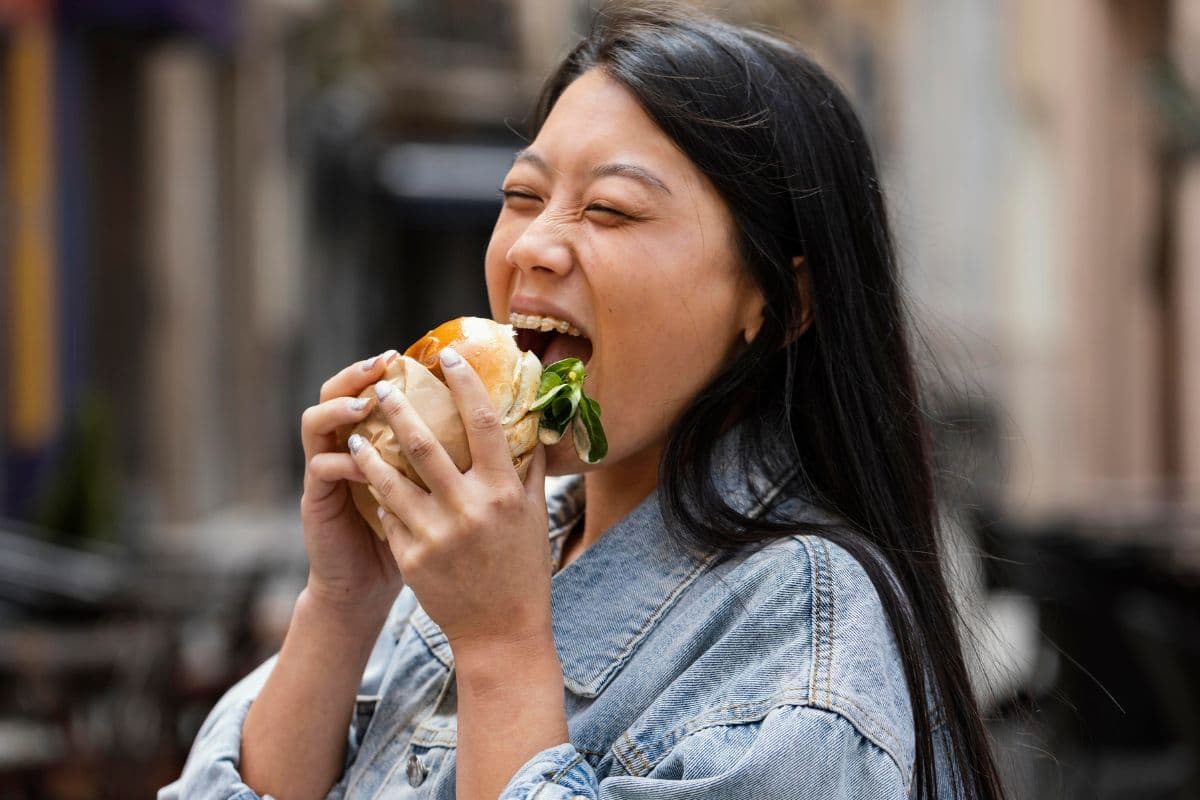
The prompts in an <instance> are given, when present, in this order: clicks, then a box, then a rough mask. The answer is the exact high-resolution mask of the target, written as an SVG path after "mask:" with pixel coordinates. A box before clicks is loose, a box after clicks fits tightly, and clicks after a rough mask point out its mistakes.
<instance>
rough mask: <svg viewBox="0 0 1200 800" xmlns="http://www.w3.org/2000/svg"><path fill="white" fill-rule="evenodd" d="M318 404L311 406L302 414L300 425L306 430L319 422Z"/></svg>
mask: <svg viewBox="0 0 1200 800" xmlns="http://www.w3.org/2000/svg"><path fill="white" fill-rule="evenodd" d="M318 413H320V412H319V411H318V406H309V407H308V408H306V409H304V412H303V413H302V414H301V415H300V427H301V428H304V429H305V430H307V429H309V428H312V427H313V426H314V425H315V424H316V422H317V414H318Z"/></svg>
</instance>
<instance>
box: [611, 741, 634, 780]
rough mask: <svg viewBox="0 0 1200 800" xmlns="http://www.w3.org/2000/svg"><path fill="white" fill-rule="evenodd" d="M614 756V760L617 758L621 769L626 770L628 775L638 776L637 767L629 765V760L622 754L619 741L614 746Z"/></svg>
mask: <svg viewBox="0 0 1200 800" xmlns="http://www.w3.org/2000/svg"><path fill="white" fill-rule="evenodd" d="M612 754H613V758H615V759H616V760H617V761H618V763H620V765H621V768H622V769H624V770H625V774H626V775H637V774H638V771H637V767H635V766H634V765H633V764H631V763H629V761H628V759H626V758H625V756H624V755H623V754H622V753H621V742H620V741H618V742H617V743H616V744H614V745H613V749H612Z"/></svg>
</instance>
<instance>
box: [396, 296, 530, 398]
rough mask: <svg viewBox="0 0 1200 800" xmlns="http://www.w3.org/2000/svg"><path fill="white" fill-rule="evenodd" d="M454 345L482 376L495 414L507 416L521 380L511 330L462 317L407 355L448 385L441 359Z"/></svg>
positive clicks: (518, 355) (429, 335)
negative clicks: (445, 351)
mask: <svg viewBox="0 0 1200 800" xmlns="http://www.w3.org/2000/svg"><path fill="white" fill-rule="evenodd" d="M451 345H453V347H454V349H455V350H456V351H457V352H458V354H459V355H460V356H462V357H463V358H465V359H466V360H467V363H468V364H470V365H471V367H472V369H474V370H475V372H476V374H478V375H479V377H480V379H481V380H482V381H483V385H484V386H486V387H487V390H488V395H489V396H490V397H491V400H492V405H493V406H494V407H495V408H496V410H497V411H498V412H500V413H501V414H505V413H507V411H508V409H509V408H510V407H511V406H512V403H513V399H514V395H515V393H516V390H517V387H516V386H515V385H514V384H515V382H516V380H517V379H519V373H518V369H517V362H518V359H520V358H521V350H520V348H518V347H517V342H516V339H515V338H514V337H513V331H512V326H511V325H501V324H500V323H498V322H496V321H494V320H490V319H484V318H482V317H459V318H457V319H452V320H450V321H449V322H444V323H442V324H441V325H439V326H438V327H436V328H434V329H433V330H431V331H430V332H429V333H427V334H425V335H424V336H422V337H421V338H420V339H418V340H417V341H415V342H413V344H412V346H411V347H409V348H408V349H407V350H405V351H404V355H406V356H408V357H409V358H411V359H413V360H415V361H417V362H418V363H420V364H421V365H422V366H423V367H425V368H426V369H428V370H429V371H430V372H432V373H433V374H434V376H435V377H437V379H438V380H440V381H443V382H445V380H446V378H445V376H444V375H442V362H441V360H440V358H439V356H440V354H441V352H442V349H443V348H445V347H448V346H451Z"/></svg>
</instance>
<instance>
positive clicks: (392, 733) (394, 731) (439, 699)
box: [346, 668, 454, 800]
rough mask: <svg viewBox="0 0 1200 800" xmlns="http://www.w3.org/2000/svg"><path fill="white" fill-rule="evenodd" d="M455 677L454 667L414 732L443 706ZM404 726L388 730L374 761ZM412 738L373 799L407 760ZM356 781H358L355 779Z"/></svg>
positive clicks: (349, 792)
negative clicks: (406, 756) (431, 706)
mask: <svg viewBox="0 0 1200 800" xmlns="http://www.w3.org/2000/svg"><path fill="white" fill-rule="evenodd" d="M453 679H454V670H453V668H452V669H451V670H450V672H449V673H448V674H447V675H446V680H445V681H444V682H443V683H442V688H441V689H440V690H439V691H438V694H437V697H435V698H434V700H433V708H432V709H431V710H430V712H429V713H428V714H426V715H425V716H424V717H423V718H422V719H421V721H420V722H418V723H417V725H416V726H415V727H414V729H413V733H414V734H415V733H416V728H419V727H421V725H422V724H423V723H424V722H426V721H427V720H429V719H430V718H431V717H432V716H433V715H434V714H436V713H437V710H438V709H439V708H441V706H442V702H443V701H444V700H445V699H446V694H447V693H448V692H449V689H450V685H451V683H452V682H453ZM402 727H404V722H403V721H401V722H399V723H397V724H396V725H395V726H393V727H392V729H391V730H390V731H389V732H388V735H387V737H386V738H385V739H384V740H383V741H384V745H383V747H381V748H380V749H378V750H376V751H375V752H374V753H372V756H371V760H372V761H374V760H376V759H378V758H379V756H380V754H381V753H384V752H386V751H387V744H388V743H389V742H391V741H393V740H394V739H395V738H396V734H397V733H399V731H400V729H401V728H402ZM412 739H413V737H409V740H408V744H406V745H405V746H404V750H403V751H402V752H401V753H400V757H399V758H398V759H396V761H395V763H394V764H392V767H391V769H389V770H388V772H387V775H385V776H384V778H383V782H382V783H380V784H379V787H378V788H377V789H376V790H375V793H374V794H372V795H371V800H377V798H378V797H379V794H380V792H382V791H383V790H384V789H385V788H386V787H387V785H388V784H389V783H390V782H391V780H392V775H394V774H396V770H397V769H398V768H399V767H400V765H401V764H402V763H404V762H405V760H406V759H405V758H404V756H405V755H406V754H408V753H409V752H410V751H411V750H412V748H413V741H412ZM364 766H369V765H364ZM366 772H367V770H366V769H364V770H363V771H362V772H360V773H359V778H360V779H361V776H362V775H364V774H366ZM354 783H357V781H355V782H354ZM352 788H353V786H348V787H346V796H347V797H352V796H353V794H352V792H351V789H352Z"/></svg>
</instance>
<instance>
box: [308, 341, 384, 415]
mask: <svg viewBox="0 0 1200 800" xmlns="http://www.w3.org/2000/svg"><path fill="white" fill-rule="evenodd" d="M397 355H399V354H398V353H397V352H396V351H395V350H387V351H385V352H383V353H380V354H379V355H377V356H375V358H368V359H367V360H366V361H359V362H357V363H354V364H351V365H350V366H348V367H346V368H345V369H343V370H342V371H341V372H339V373H338V374H336V375H334V376H333V377H332V378H330V379H329V380H327V381H325V383H324V384H322V385H321V397H320V402H322V403H324V402H325V401H326V400H332V399H333V398H335V397H346V396H347V395H355V396H357V395H359V394H361V393H362V390H363V389H366V388H367V387H368V386H370V385H371V384H372V383H374V382H375V381H377V380H379V377H380V376H381V375H383V370H384V368H385V367H386V366H387V365H388V364H390V363H391V362H392V361H393V360H394V359H395V358H396V356H397Z"/></svg>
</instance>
